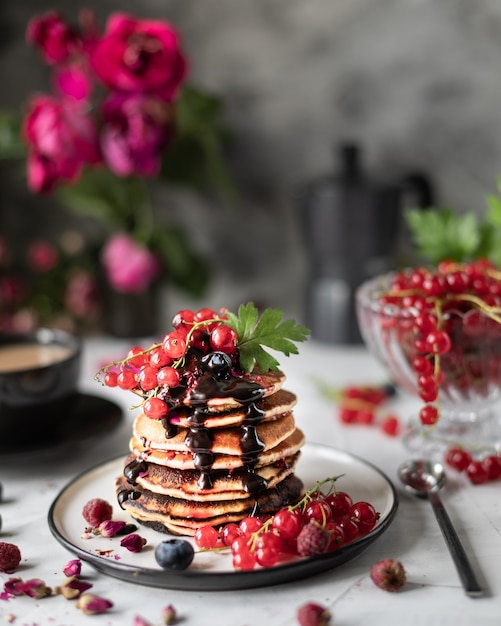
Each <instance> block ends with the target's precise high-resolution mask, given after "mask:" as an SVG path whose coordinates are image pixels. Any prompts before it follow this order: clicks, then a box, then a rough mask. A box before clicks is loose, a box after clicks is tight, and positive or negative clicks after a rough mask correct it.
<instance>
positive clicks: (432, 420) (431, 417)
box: [419, 404, 438, 426]
mask: <svg viewBox="0 0 501 626" xmlns="http://www.w3.org/2000/svg"><path fill="white" fill-rule="evenodd" d="M419 418H420V420H421V423H422V424H423V425H424V426H434V425H435V424H436V423H437V421H438V409H437V407H436V406H435V405H434V404H425V405H424V407H423V408H422V409H421V410H420V411H419Z"/></svg>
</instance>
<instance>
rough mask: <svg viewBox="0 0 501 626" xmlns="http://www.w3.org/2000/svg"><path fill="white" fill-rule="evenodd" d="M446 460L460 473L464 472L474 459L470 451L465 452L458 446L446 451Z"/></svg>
mask: <svg viewBox="0 0 501 626" xmlns="http://www.w3.org/2000/svg"><path fill="white" fill-rule="evenodd" d="M444 460H445V462H446V463H447V465H449V466H450V467H452V468H453V469H455V470H457V471H458V472H464V471H465V469H466V468H467V467H468V465H469V464H470V463H471V461H472V457H471V454H470V453H469V452H468V450H465V449H464V448H460V447H458V446H453V447H452V448H449V449H448V450H447V451H446V453H445V457H444Z"/></svg>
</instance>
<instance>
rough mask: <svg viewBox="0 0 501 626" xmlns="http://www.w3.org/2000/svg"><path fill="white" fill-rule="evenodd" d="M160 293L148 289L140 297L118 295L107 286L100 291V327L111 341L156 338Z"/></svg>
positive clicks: (152, 288)
mask: <svg viewBox="0 0 501 626" xmlns="http://www.w3.org/2000/svg"><path fill="white" fill-rule="evenodd" d="M159 300H160V289H159V286H158V285H157V284H154V285H151V286H150V287H149V288H148V289H147V290H145V291H144V292H141V293H121V292H119V291H115V290H114V289H113V288H112V287H111V286H110V285H105V287H104V289H103V327H104V331H105V332H106V333H108V334H109V335H112V336H113V337H118V338H124V339H126V338H133V337H148V336H153V335H156V334H157V332H158V327H159Z"/></svg>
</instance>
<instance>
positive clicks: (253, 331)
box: [228, 302, 310, 372]
mask: <svg viewBox="0 0 501 626" xmlns="http://www.w3.org/2000/svg"><path fill="white" fill-rule="evenodd" d="M282 318H283V312H282V311H281V310H280V309H272V308H267V309H265V310H264V311H263V313H262V314H261V316H260V317H259V311H258V309H257V308H256V306H255V305H254V304H253V303H252V302H248V303H247V304H242V305H240V307H239V309H238V315H235V314H234V313H231V312H229V313H228V324H229V325H230V326H231V327H232V328H233V329H234V330H235V331H236V333H237V336H238V347H239V351H240V365H241V367H242V369H243V370H244V371H246V372H251V371H252V370H253V369H254V367H255V366H257V367H258V368H259V369H260V370H262V371H264V372H267V371H269V370H272V371H278V369H279V363H278V361H277V360H276V359H275V357H273V356H272V355H271V354H270V353H269V352H267V351H266V350H264V349H263V347H262V346H266V347H268V348H271V349H272V350H275V351H277V352H282V353H283V354H285V355H286V356H289V355H290V354H297V353H298V349H297V346H296V345H295V343H294V342H300V341H304V340H305V339H306V338H307V336H308V335H309V333H310V331H309V330H308V329H307V328H306V327H305V326H301V325H298V324H296V323H295V322H294V321H293V320H284V321H282Z"/></svg>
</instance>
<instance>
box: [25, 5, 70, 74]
mask: <svg viewBox="0 0 501 626" xmlns="http://www.w3.org/2000/svg"><path fill="white" fill-rule="evenodd" d="M26 39H27V41H28V43H30V44H32V45H35V46H36V47H37V48H38V49H39V50H40V52H41V54H42V56H43V58H44V59H45V61H46V62H47V63H48V64H49V65H54V64H56V63H61V61H65V60H66V59H67V58H68V57H69V56H70V55H71V54H73V53H74V52H75V51H76V50H78V49H79V48H80V39H79V37H78V34H77V33H76V32H75V31H74V30H73V29H72V28H71V27H70V26H68V24H67V23H66V22H65V21H64V20H63V18H62V17H61V15H60V14H59V13H57V12H56V11H48V12H47V13H44V14H43V15H42V16H39V17H35V18H33V19H32V20H30V22H29V23H28V27H27V29H26Z"/></svg>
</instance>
